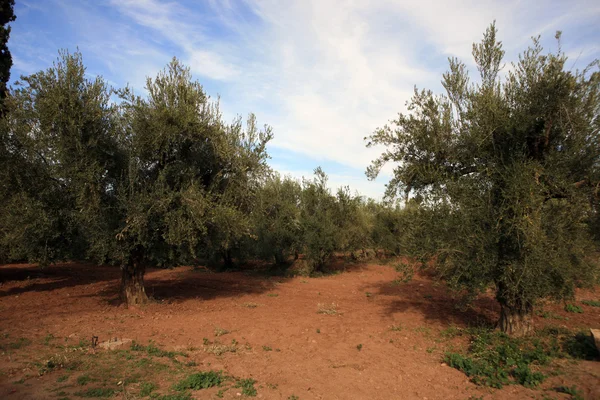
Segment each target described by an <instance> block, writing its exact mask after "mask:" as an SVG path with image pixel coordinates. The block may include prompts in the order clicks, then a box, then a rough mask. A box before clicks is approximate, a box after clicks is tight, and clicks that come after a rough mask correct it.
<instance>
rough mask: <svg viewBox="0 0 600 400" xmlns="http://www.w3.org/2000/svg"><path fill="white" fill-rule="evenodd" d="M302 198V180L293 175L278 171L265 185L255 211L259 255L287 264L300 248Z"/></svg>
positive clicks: (259, 194)
mask: <svg viewBox="0 0 600 400" xmlns="http://www.w3.org/2000/svg"><path fill="white" fill-rule="evenodd" d="M300 197H301V187H300V183H299V182H297V181H295V180H293V179H292V178H289V177H285V178H281V177H280V176H279V175H278V174H274V175H273V176H272V177H271V178H270V179H267V180H266V181H265V183H264V184H263V186H262V188H261V189H260V191H259V193H258V196H257V204H256V208H255V210H254V212H253V225H254V229H255V231H256V254H257V255H258V256H259V257H261V258H262V259H265V260H273V261H274V262H275V264H284V263H285V262H286V260H287V259H288V258H289V256H290V255H291V254H292V252H297V251H298V250H299V246H300V242H301V238H300V233H301V229H300Z"/></svg>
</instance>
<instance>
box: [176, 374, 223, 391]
mask: <svg viewBox="0 0 600 400" xmlns="http://www.w3.org/2000/svg"><path fill="white" fill-rule="evenodd" d="M224 381H225V377H224V376H223V373H222V372H221V371H208V372H198V373H195V374H191V375H189V376H187V377H186V378H185V379H183V380H181V381H179V382H178V383H177V384H175V385H174V386H173V388H174V389H175V390H178V391H184V390H188V389H189V390H201V389H208V388H211V387H215V386H221V384H222V383H223V382H224Z"/></svg>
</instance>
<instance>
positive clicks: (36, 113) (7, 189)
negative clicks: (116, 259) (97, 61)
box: [0, 52, 121, 265]
mask: <svg viewBox="0 0 600 400" xmlns="http://www.w3.org/2000/svg"><path fill="white" fill-rule="evenodd" d="M85 74H86V72H85V68H84V66H83V62H82V59H81V55H80V54H79V53H76V54H69V53H67V52H63V53H61V54H60V57H59V59H58V61H57V62H55V63H54V66H53V67H51V68H49V69H47V70H46V71H41V72H38V73H36V74H33V75H30V76H25V77H22V79H21V81H22V82H21V83H18V84H17V86H16V89H15V90H14V91H13V94H12V95H11V96H10V97H9V98H7V102H6V105H7V110H8V111H9V113H8V117H7V118H6V121H4V124H3V129H2V140H1V142H2V143H1V144H2V146H1V147H0V152H1V154H0V157H1V159H2V161H3V163H2V165H3V168H2V171H1V174H0V181H1V182H2V189H0V190H1V191H2V192H1V193H2V195H3V199H4V202H5V207H2V210H1V211H0V243H1V244H3V247H4V248H5V249H6V252H7V254H8V257H7V258H9V259H18V260H19V259H24V260H29V261H30V262H39V263H40V264H42V265H44V264H47V263H49V262H52V261H55V260H58V259H65V258H80V257H85V256H86V255H90V253H95V254H97V255H102V254H106V253H107V250H106V246H105V245H102V244H101V242H100V241H99V240H96V239H95V237H96V236H98V234H99V232H102V231H107V230H109V229H110V228H109V226H110V224H111V221H113V228H112V229H114V226H115V225H114V221H115V217H114V213H113V212H112V211H113V208H112V205H114V204H115V196H114V193H113V192H114V189H115V188H116V187H117V186H118V185H117V181H116V180H117V179H118V177H119V175H120V172H119V171H120V168H121V167H120V162H119V160H120V157H119V151H118V148H117V142H116V136H115V129H114V120H115V118H114V115H115V114H114V113H115V109H114V107H113V106H112V105H111V104H110V90H109V89H108V87H107V85H106V83H105V82H104V81H103V80H102V79H101V78H96V79H93V80H89V79H88V78H86V76H85ZM106 236H107V235H106V234H104V235H101V237H106ZM89 244H92V247H88V245H89ZM88 250H89V252H88Z"/></svg>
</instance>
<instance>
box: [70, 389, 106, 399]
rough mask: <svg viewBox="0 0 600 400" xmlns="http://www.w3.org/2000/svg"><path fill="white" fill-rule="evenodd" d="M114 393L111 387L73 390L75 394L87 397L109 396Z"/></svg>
mask: <svg viewBox="0 0 600 400" xmlns="http://www.w3.org/2000/svg"><path fill="white" fill-rule="evenodd" d="M114 394H115V390H114V389H111V388H90V389H88V390H85V391H82V392H75V396H78V397H88V398H109V397H113V395H114Z"/></svg>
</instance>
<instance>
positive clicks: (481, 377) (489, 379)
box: [444, 326, 599, 388]
mask: <svg viewBox="0 0 600 400" xmlns="http://www.w3.org/2000/svg"><path fill="white" fill-rule="evenodd" d="M469 331H470V333H471V340H470V343H471V344H470V346H469V349H468V351H467V352H466V354H462V353H453V352H448V353H446V355H445V358H444V361H445V362H446V363H448V365H450V366H451V367H453V368H456V369H458V370H460V371H462V372H464V373H465V374H466V375H467V376H469V377H470V378H471V380H472V381H473V382H474V383H476V384H479V385H484V386H491V387H495V388H501V387H502V386H504V385H507V384H511V383H517V384H520V385H523V386H527V387H535V386H538V385H539V384H540V383H541V382H543V381H544V379H545V377H546V376H545V375H544V373H542V372H541V371H539V370H540V369H541V368H542V367H544V366H547V365H548V364H549V363H550V362H551V360H552V359H553V358H568V357H572V358H576V359H586V360H593V359H596V358H597V357H598V356H599V354H598V351H597V350H596V348H595V346H594V342H593V338H592V337H591V335H589V334H586V333H583V332H580V333H577V334H573V333H572V332H570V331H569V330H568V329H566V328H560V327H551V326H549V327H545V328H544V329H542V330H541V331H539V332H537V333H536V335H535V336H534V337H531V338H521V339H515V338H511V337H510V336H508V335H506V334H504V333H501V332H494V331H490V330H486V329H470V330H469ZM450 337H451V336H450Z"/></svg>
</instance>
